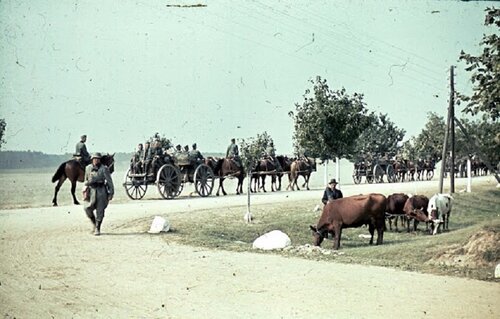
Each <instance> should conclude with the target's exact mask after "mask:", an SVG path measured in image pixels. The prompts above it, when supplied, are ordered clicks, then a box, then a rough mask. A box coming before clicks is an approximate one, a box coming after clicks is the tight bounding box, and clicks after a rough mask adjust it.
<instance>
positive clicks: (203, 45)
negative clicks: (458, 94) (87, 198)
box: [0, 0, 494, 154]
mask: <svg viewBox="0 0 500 319" xmlns="http://www.w3.org/2000/svg"><path fill="white" fill-rule="evenodd" d="M172 3H181V4H182V3H184V4H187V3H191V4H192V3H203V4H207V7H202V8H171V7H167V6H166V5H167V4H172ZM271 3H272V4H271ZM493 5H494V2H461V1H401V0H398V1H296V0H286V1H263V0H258V1H250V0H249V1H230V0H224V1H222V0H221V1H198V0H196V1H185V0H184V1H181V0H179V1H149V0H148V1H146V0H144V1H127V0H123V1H102V0H101V1H96V0H89V1H50V0H45V1H42V0H39V1H36V0H31V1H1V2H0V28H1V32H0V70H2V71H1V74H2V76H1V83H0V117H2V118H5V119H6V121H7V131H6V136H5V137H6V140H7V143H6V144H5V145H4V146H3V147H2V149H4V150H27V149H30V150H36V151H42V152H46V153H53V154H61V153H65V152H73V151H74V145H75V143H76V142H77V141H78V139H79V136H80V135H81V134H84V133H85V134H87V135H88V141H87V147H88V149H89V151H91V152H92V151H104V152H120V151H125V152H127V151H132V150H133V149H134V147H135V145H137V143H138V142H143V141H144V140H145V139H146V138H148V137H150V136H151V135H152V134H153V133H155V132H160V133H163V134H164V135H166V136H167V137H170V138H172V139H173V141H174V143H176V144H177V143H180V144H183V145H184V144H191V143H192V142H197V143H198V145H199V148H200V149H201V151H212V152H214V151H215V152H223V151H225V149H226V147H227V144H228V142H229V139H230V138H231V137H236V138H248V137H252V136H255V135H256V134H257V133H262V132H263V131H267V132H268V133H269V134H270V135H271V136H272V137H273V139H274V141H275V144H276V146H277V151H278V153H291V152H292V134H293V121H292V119H291V118H290V117H289V116H288V112H289V111H290V110H294V109H295V107H294V103H295V102H302V94H303V93H304V91H305V90H306V89H308V88H310V84H309V82H308V80H309V79H313V78H315V77H316V75H320V76H322V77H323V78H326V79H327V80H328V82H329V84H330V87H332V88H340V87H342V86H343V87H345V88H346V89H347V91H348V92H349V93H354V92H358V93H364V94H365V101H366V103H367V106H368V108H369V109H371V110H374V111H377V112H383V113H388V114H389V116H390V118H391V120H392V121H394V122H395V123H396V125H398V126H399V127H401V128H404V129H405V130H406V131H407V135H406V138H409V137H410V136H412V135H416V134H418V133H419V132H420V130H421V129H422V127H423V126H424V124H425V122H426V117H427V116H426V113H427V112H429V111H435V112H437V113H439V114H442V115H444V114H446V107H447V105H448V102H447V101H448V95H449V88H448V86H449V80H448V77H449V71H448V69H449V66H450V65H452V64H454V65H457V66H458V67H457V70H456V88H457V89H458V90H460V91H465V92H468V91H470V81H469V79H470V74H468V73H466V72H465V71H463V64H457V59H458V56H459V53H460V50H462V49H464V50H465V51H467V52H470V53H477V52H479V49H480V47H479V45H478V43H479V42H480V40H481V38H482V35H483V33H492V32H493V30H492V29H488V28H486V27H485V26H483V21H484V9H485V8H486V7H488V6H493Z"/></svg>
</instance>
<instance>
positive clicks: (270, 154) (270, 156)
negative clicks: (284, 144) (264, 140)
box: [265, 141, 283, 172]
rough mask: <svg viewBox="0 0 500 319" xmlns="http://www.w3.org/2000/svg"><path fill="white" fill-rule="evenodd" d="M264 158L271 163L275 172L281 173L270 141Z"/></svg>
mask: <svg viewBox="0 0 500 319" xmlns="http://www.w3.org/2000/svg"><path fill="white" fill-rule="evenodd" d="M265 156H266V157H267V158H268V159H270V160H271V161H272V162H273V164H274V167H276V172H282V171H283V168H282V167H281V164H280V162H279V161H278V159H277V158H276V149H275V148H274V143H273V142H272V141H271V142H270V143H269V146H268V147H267V148H266V153H265Z"/></svg>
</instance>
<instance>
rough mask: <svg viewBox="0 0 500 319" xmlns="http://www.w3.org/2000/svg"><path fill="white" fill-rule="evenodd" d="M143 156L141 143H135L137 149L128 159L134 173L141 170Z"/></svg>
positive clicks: (138, 172)
mask: <svg viewBox="0 0 500 319" xmlns="http://www.w3.org/2000/svg"><path fill="white" fill-rule="evenodd" d="M143 157H144V148H143V145H142V143H139V144H137V150H136V151H135V153H134V156H133V157H132V160H131V161H130V162H131V163H130V168H131V169H132V171H133V172H134V173H136V174H140V173H141V172H142V165H141V164H142V158H143Z"/></svg>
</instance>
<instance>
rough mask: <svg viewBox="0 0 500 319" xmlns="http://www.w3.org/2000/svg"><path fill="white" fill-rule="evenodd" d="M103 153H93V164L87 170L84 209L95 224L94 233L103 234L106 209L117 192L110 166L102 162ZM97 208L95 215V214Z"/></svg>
mask: <svg viewBox="0 0 500 319" xmlns="http://www.w3.org/2000/svg"><path fill="white" fill-rule="evenodd" d="M101 157H102V156H101V153H95V154H93V155H92V165H89V166H88V167H87V169H86V170H85V188H84V191H83V193H84V200H85V203H84V210H85V213H86V214H87V216H88V218H90V220H91V221H92V224H94V235H96V236H99V235H100V234H101V224H102V220H103V219H104V210H105V209H106V207H107V206H108V202H109V201H110V200H112V199H113V195H114V193H115V190H114V186H113V180H112V179H111V174H110V172H109V168H108V167H107V166H106V165H103V164H101ZM94 210H95V215H94Z"/></svg>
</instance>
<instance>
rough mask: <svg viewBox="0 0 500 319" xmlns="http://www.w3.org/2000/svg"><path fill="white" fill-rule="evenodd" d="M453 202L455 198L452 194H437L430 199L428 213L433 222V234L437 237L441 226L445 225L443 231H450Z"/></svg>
mask: <svg viewBox="0 0 500 319" xmlns="http://www.w3.org/2000/svg"><path fill="white" fill-rule="evenodd" d="M452 200H453V197H451V195H450V194H435V195H434V196H432V197H431V199H429V205H428V206H427V213H428V214H429V215H428V217H429V221H430V222H431V234H433V235H436V234H437V232H438V229H439V226H441V224H443V230H448V222H449V220H450V213H451V202H452Z"/></svg>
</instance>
